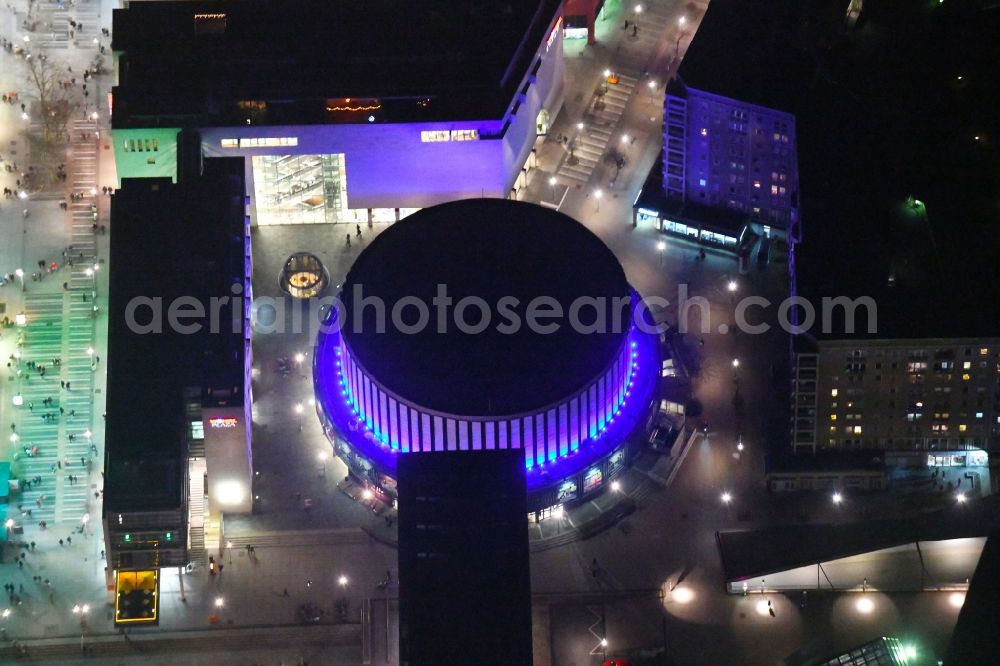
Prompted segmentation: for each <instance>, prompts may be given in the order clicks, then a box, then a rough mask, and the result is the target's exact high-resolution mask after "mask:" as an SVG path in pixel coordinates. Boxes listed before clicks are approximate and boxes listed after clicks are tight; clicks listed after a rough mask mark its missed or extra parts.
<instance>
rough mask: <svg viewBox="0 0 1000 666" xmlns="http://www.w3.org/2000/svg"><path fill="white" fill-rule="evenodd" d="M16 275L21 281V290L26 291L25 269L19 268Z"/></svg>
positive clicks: (15, 272)
mask: <svg viewBox="0 0 1000 666" xmlns="http://www.w3.org/2000/svg"><path fill="white" fill-rule="evenodd" d="M14 275H16V276H17V279H18V280H20V281H21V291H24V270H23V269H21V268H18V269H17V270H16V271H14Z"/></svg>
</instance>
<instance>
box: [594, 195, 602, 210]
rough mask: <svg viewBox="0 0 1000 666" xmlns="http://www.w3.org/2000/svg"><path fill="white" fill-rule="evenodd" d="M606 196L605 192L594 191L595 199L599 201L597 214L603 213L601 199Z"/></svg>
mask: <svg viewBox="0 0 1000 666" xmlns="http://www.w3.org/2000/svg"><path fill="white" fill-rule="evenodd" d="M603 196H604V192H602V191H600V190H594V198H595V199H597V212H598V213H600V212H601V197H603Z"/></svg>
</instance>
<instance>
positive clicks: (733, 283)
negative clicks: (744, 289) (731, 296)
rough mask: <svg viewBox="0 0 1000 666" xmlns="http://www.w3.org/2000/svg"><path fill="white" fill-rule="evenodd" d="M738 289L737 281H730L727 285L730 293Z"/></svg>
mask: <svg viewBox="0 0 1000 666" xmlns="http://www.w3.org/2000/svg"><path fill="white" fill-rule="evenodd" d="M738 287H739V285H737V284H736V280H730V281H729V284H727V285H726V289H728V290H729V291H730V292H734V291H736V289H737V288H738Z"/></svg>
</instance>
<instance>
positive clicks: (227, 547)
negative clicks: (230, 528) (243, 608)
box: [216, 541, 233, 606]
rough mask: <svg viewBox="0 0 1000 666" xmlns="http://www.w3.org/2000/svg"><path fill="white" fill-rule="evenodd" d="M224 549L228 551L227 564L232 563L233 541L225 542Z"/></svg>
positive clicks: (217, 604)
mask: <svg viewBox="0 0 1000 666" xmlns="http://www.w3.org/2000/svg"><path fill="white" fill-rule="evenodd" d="M226 549H227V550H228V551H229V566H232V565H233V542H232V541H227V542H226ZM221 605H222V604H219V603H216V606H221Z"/></svg>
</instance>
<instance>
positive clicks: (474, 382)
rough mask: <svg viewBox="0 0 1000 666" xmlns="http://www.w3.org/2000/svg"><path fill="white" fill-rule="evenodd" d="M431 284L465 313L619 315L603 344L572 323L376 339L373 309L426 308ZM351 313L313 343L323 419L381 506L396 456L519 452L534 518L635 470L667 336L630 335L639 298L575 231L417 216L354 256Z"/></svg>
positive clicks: (555, 225) (598, 248) (486, 209)
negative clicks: (583, 308) (588, 304)
mask: <svg viewBox="0 0 1000 666" xmlns="http://www.w3.org/2000/svg"><path fill="white" fill-rule="evenodd" d="M462 225H466V226H468V229H467V230H462V229H461V227H462ZM417 239H424V240H423V244H422V245H421V247H422V248H423V249H422V251H421V252H420V253H418V254H419V256H416V255H414V253H413V252H412V251H411V248H412V247H414V243H416V242H417ZM538 248H546V249H545V250H542V251H539V250H538ZM386 266H392V267H393V269H392V270H391V271H387V270H386V269H385V267H386ZM515 266H516V267H517V268H516V270H515V269H514V267H515ZM437 285H446V286H447V288H448V290H449V294H450V297H451V298H453V300H454V302H455V303H462V302H463V299H466V298H476V297H478V298H482V299H484V300H485V301H486V302H487V303H494V304H495V303H499V302H500V301H501V299H502V298H504V297H505V296H510V295H514V297H515V298H517V300H518V304H519V306H520V307H521V309H522V310H523V309H524V305H525V304H526V303H529V302H531V300H532V299H533V298H534V297H538V296H545V297H550V298H552V299H554V301H552V302H554V303H556V304H557V305H558V306H559V307H560V308H561V309H562V312H563V313H569V312H571V307H572V303H573V302H574V299H577V298H583V299H588V298H591V297H595V298H600V299H604V302H606V303H609V304H610V303H616V304H617V306H618V308H619V311H618V314H620V315H621V317H620V318H619V319H618V320H617V321H611V320H610V319H609V320H607V321H606V322H605V321H604V319H603V318H602V319H601V321H602V323H606V324H607V326H606V327H605V329H604V331H603V332H578V331H577V330H576V329H575V328H574V327H573V326H572V325H571V321H566V320H564V321H561V322H560V327H559V328H558V330H556V331H553V332H551V333H549V334H539V333H537V332H534V331H531V330H528V326H527V325H526V324H525V325H524V326H520V327H518V328H517V331H516V332H515V331H509V332H506V333H505V332H504V331H503V330H498V327H500V326H502V325H504V324H502V323H498V322H497V321H496V319H495V318H494V319H492V320H491V321H493V327H487V328H485V329H484V330H482V331H480V332H479V333H478V334H475V335H473V334H466V333H465V332H464V331H461V330H454V329H451V330H449V331H448V332H447V334H438V333H437V332H436V330H438V329H437V328H435V327H437V326H440V320H438V322H435V327H430V328H427V329H423V330H421V331H420V332H418V333H414V334H404V333H403V332H400V331H394V330H392V329H391V327H390V329H389V330H388V331H387V332H384V333H377V332H373V331H378V330H380V327H379V326H378V324H379V317H380V315H379V314H378V312H377V311H376V310H375V309H373V308H371V307H369V306H366V305H365V302H366V301H365V299H368V298H370V297H378V298H379V299H381V301H382V302H383V303H384V304H385V307H386V308H387V309H388V308H392V307H393V304H394V303H398V302H403V300H402V299H407V298H413V297H416V298H417V299H424V301H423V302H425V303H428V304H430V303H432V302H434V298H435V297H436V296H439V293H438V292H437ZM358 287H363V294H364V296H363V297H361V296H358V295H356V294H355V293H354V290H355V289H356V288H358ZM341 300H342V302H343V303H344V308H343V311H341V312H339V313H338V311H337V310H336V309H334V310H333V311H332V313H331V316H330V320H328V322H327V327H326V330H325V331H323V332H322V333H321V334H320V336H319V338H318V340H317V343H316V350H315V354H314V367H313V372H314V382H315V387H316V397H317V410H318V412H319V416H320V419H321V421H322V422H323V425H324V428H325V430H326V432H327V435H328V436H329V437H330V439H331V440H332V442H333V444H334V448H335V450H336V453H337V454H338V455H339V456H340V457H341V458H343V459H344V460H345V462H346V463H347V465H348V468H349V469H350V471H351V473H352V474H353V475H354V476H355V477H357V478H358V479H360V480H361V481H362V482H363V483H364V484H366V485H367V486H370V487H372V488H373V489H374V490H375V491H376V492H379V493H381V494H382V495H383V496H384V497H385V498H388V499H392V498H394V497H395V475H396V458H397V456H398V455H399V454H406V453H422V454H423V453H426V454H430V455H433V453H435V452H446V451H469V452H470V453H472V452H475V451H481V450H486V451H488V450H504V449H507V450H509V449H516V450H519V451H520V452H521V456H522V458H523V461H524V466H525V468H526V470H527V486H528V493H529V494H528V509H529V511H531V512H533V513H541V512H544V511H546V510H549V509H551V508H552V507H554V506H558V505H561V504H563V503H568V502H573V501H576V500H580V499H582V498H583V497H585V496H587V495H589V494H592V493H594V492H597V491H598V490H601V489H603V488H604V487H605V486H606V484H607V483H608V482H609V481H610V479H611V478H613V477H614V476H615V475H617V474H619V473H620V472H621V471H622V470H623V469H624V467H625V465H626V464H627V462H628V461H629V458H630V456H631V451H630V448H629V446H628V439H629V435H631V434H632V432H633V430H634V429H635V428H636V426H637V424H639V423H644V422H645V417H646V416H648V413H649V410H650V408H651V405H652V402H653V395H654V393H655V388H656V374H657V365H656V364H657V358H658V348H657V345H658V338H657V337H656V336H655V335H653V334H650V333H647V332H644V330H643V328H642V327H640V326H637V325H636V324H635V322H634V321H633V319H632V317H633V315H634V314H635V312H636V311H638V310H639V307H638V306H639V302H638V296H637V295H636V294H635V293H634V292H633V291H632V290H631V288H630V287H629V286H628V283H627V282H626V280H625V276H624V272H623V271H622V268H621V266H620V264H619V263H618V261H617V260H616V259H615V257H614V255H613V254H611V252H610V250H608V249H607V248H606V247H605V246H604V245H603V243H601V242H600V240H599V239H597V238H596V237H595V236H593V235H592V234H591V233H590V232H588V231H587V230H586V229H585V228H584V227H582V226H581V225H579V224H578V223H577V222H575V221H573V220H571V219H570V218H568V217H565V216H563V215H561V214H559V213H556V212H553V211H548V210H545V209H542V208H539V207H536V206H529V205H526V204H516V203H513V202H503V201H501V200H488V199H487V200H468V201H460V202H454V203H451V204H446V205H441V206H436V207H434V208H431V209H427V210H424V211H421V212H420V213H417V214H415V215H413V216H411V217H409V218H407V220H406V222H405V223H404V224H400V225H396V226H395V227H393V228H391V229H389V230H388V231H385V232H383V233H382V234H381V235H380V236H378V237H377V238H376V240H375V241H374V242H373V243H372V244H371V245H370V246H369V247H368V248H367V249H366V250H365V251H364V252H363V253H362V254H361V255H360V256H359V258H358V260H357V261H356V262H355V264H354V266H353V267H352V268H351V271H350V273H349V274H348V277H347V280H346V281H345V283H344V286H343V291H342V293H341ZM355 308H360V310H355ZM611 309H613V308H611V307H609V310H611ZM515 312H516V309H515ZM383 314H385V313H383ZM614 314H615V312H608V313H607V316H608V317H611V316H612V315H614ZM446 315H447V313H445V316H446ZM523 315H524V313H523V312H521V313H520V314H518V317H521V319H520V320H519V321H521V322H522V323H523V322H524V319H523ZM602 317H603V315H602ZM446 319H447V317H446ZM510 321H511V320H510V319H506V320H504V323H510ZM446 324H447V322H446ZM359 329H360V330H359ZM381 330H386V329H385V328H384V327H383V328H382V329H381Z"/></svg>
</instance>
